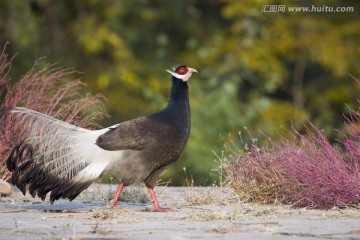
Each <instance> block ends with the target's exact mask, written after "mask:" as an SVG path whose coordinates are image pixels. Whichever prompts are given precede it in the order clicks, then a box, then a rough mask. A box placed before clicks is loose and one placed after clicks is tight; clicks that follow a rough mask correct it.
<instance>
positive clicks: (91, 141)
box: [11, 108, 122, 181]
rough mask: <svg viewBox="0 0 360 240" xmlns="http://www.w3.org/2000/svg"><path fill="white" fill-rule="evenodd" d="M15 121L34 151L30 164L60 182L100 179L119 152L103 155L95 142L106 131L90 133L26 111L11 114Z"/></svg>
mask: <svg viewBox="0 0 360 240" xmlns="http://www.w3.org/2000/svg"><path fill="white" fill-rule="evenodd" d="M11 113H12V114H14V115H15V120H16V121H18V123H19V125H20V126H21V127H22V128H24V129H25V130H26V131H27V134H28V138H27V139H25V141H26V142H27V143H28V144H30V145H32V146H33V147H34V149H35V154H34V161H35V162H36V163H41V164H43V166H44V170H46V172H48V173H49V174H51V175H53V176H57V177H59V178H61V179H65V180H70V179H73V180H75V181H88V180H91V179H96V178H98V177H99V176H100V174H101V173H102V172H103V170H104V169H105V168H106V167H107V165H108V164H109V163H110V162H111V161H112V160H115V159H117V158H119V157H121V154H122V152H120V151H115V152H114V151H112V152H110V151H106V150H103V149H101V148H99V147H98V146H97V145H96V144H95V142H96V139H97V138H98V136H100V135H102V134H103V133H105V132H106V131H108V129H107V128H106V129H102V130H96V131H91V130H87V129H84V128H80V127H77V126H74V125H71V124H69V123H66V122H63V121H60V120H57V119H55V118H52V117H50V116H47V115H45V114H42V113H39V112H36V111H33V110H30V109H26V108H15V109H13V110H11Z"/></svg>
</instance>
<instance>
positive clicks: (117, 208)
mask: <svg viewBox="0 0 360 240" xmlns="http://www.w3.org/2000/svg"><path fill="white" fill-rule="evenodd" d="M111 208H112V209H114V210H119V211H126V209H125V208H122V207H118V206H111Z"/></svg>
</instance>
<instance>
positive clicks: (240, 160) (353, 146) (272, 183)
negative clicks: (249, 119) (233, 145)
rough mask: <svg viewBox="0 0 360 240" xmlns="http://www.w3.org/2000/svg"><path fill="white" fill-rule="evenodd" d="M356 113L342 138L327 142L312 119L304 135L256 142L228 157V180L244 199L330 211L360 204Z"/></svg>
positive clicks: (358, 119) (359, 129)
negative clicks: (259, 143) (338, 207)
mask: <svg viewBox="0 0 360 240" xmlns="http://www.w3.org/2000/svg"><path fill="white" fill-rule="evenodd" d="M359 122H360V113H359V112H357V111H353V112H352V114H351V116H350V118H347V128H346V130H344V131H339V134H340V136H341V139H339V140H338V141H337V142H336V143H335V144H331V143H330V142H329V140H328V139H327V138H326V137H325V135H324V133H323V132H322V131H321V130H320V129H319V128H317V127H316V126H314V125H313V124H312V123H311V122H309V123H308V125H307V128H306V129H307V131H306V134H300V133H298V132H297V131H296V130H293V136H292V138H291V139H286V138H281V140H280V141H279V142H274V141H272V140H268V144H267V146H262V147H258V146H257V144H256V141H253V142H252V144H251V146H249V147H245V148H244V149H242V150H240V151H238V152H232V153H231V154H230V155H229V156H228V157H227V159H226V161H224V162H225V164H224V166H223V167H224V169H225V172H226V174H227V180H228V182H229V184H230V185H231V186H232V187H233V188H234V189H235V191H236V192H237V193H238V194H239V195H240V196H241V197H242V199H243V200H245V201H247V202H261V203H277V202H279V203H285V204H292V205H293V206H295V207H311V208H317V209H329V208H332V207H334V206H343V205H351V204H358V203H360V172H359V164H360V125H359Z"/></svg>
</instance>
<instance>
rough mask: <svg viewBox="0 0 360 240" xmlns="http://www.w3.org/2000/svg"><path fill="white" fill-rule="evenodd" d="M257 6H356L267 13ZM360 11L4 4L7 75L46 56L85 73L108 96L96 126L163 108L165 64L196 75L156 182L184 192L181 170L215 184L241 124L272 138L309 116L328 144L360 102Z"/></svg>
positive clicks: (195, 4) (230, 3) (251, 4)
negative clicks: (183, 134)
mask: <svg viewBox="0 0 360 240" xmlns="http://www.w3.org/2000/svg"><path fill="white" fill-rule="evenodd" d="M264 5H285V6H286V7H288V6H311V5H316V6H323V5H328V6H335V7H337V6H353V7H354V11H353V12H347V13H304V12H302V13H290V12H287V11H285V12H284V13H279V12H278V13H271V12H262V8H263V6H264ZM359 12H360V2H359V1H341V0H334V1H321V0H318V1H316V0H312V1H311V0H308V1H285V0H267V1H254V0H243V1H238V0H224V1H220V0H209V1H201V0H172V1H167V0H158V1H150V0H133V1H117V0H83V1H72V0H64V1H50V0H29V1H22V0H2V1H1V2H0V33H1V34H0V43H1V45H2V46H3V45H4V44H5V42H6V41H9V42H10V45H9V46H8V48H7V50H8V52H9V53H10V55H14V54H17V55H16V58H15V60H14V62H13V66H12V71H11V74H12V78H13V79H19V78H20V76H21V75H22V74H25V73H26V72H27V70H28V69H29V68H30V66H31V65H32V64H33V62H34V61H35V60H36V59H38V58H40V57H43V56H47V59H48V61H50V62H56V63H59V64H60V65H62V66H65V67H73V68H75V69H76V70H79V71H81V72H83V73H82V74H81V77H82V78H83V81H84V82H86V83H87V84H88V87H89V89H90V91H91V92H93V93H98V92H100V93H102V94H103V95H104V96H105V97H106V98H108V100H109V101H108V104H107V107H108V110H109V113H110V115H111V116H112V117H111V118H109V119H107V120H105V121H104V122H103V125H104V126H107V125H110V124H115V123H118V122H120V121H124V120H127V119H131V118H135V117H138V116H141V115H145V114H149V113H152V112H154V111H157V110H159V109H160V108H162V107H164V106H165V105H166V100H167V97H168V93H169V89H170V83H171V81H170V76H169V75H168V74H167V73H166V72H165V71H164V70H165V69H170V68H171V67H177V66H178V65H179V64H186V65H188V66H190V67H194V68H196V69H198V70H199V74H198V75H194V76H193V77H192V78H191V80H190V83H189V84H190V97H191V108H192V131H191V136H190V140H189V143H188V146H187V149H186V151H185V153H184V154H183V156H182V157H181V159H180V160H179V161H178V162H177V163H176V164H175V166H173V167H171V168H170V169H169V170H167V171H166V172H165V174H163V176H162V180H163V181H167V180H168V179H170V181H171V182H170V184H174V185H183V184H184V183H185V181H184V177H185V174H184V172H183V168H184V167H186V173H187V176H188V177H189V176H191V178H193V179H194V181H195V184H201V185H205V184H212V183H213V182H214V181H217V180H218V177H217V172H216V171H213V170H216V169H217V167H218V165H219V162H217V160H216V157H215V155H214V153H213V151H215V152H220V151H221V150H222V149H223V146H224V142H225V140H228V139H229V138H230V139H231V138H234V139H235V138H236V135H237V132H238V131H239V130H241V129H242V128H243V127H244V126H247V128H248V129H249V130H250V131H251V132H254V131H255V130H256V129H257V128H259V129H261V130H262V131H263V132H265V133H266V134H268V135H269V136H270V137H272V138H277V137H278V133H280V134H284V135H286V134H287V129H288V128H289V127H291V124H293V125H294V126H295V127H296V128H297V129H299V130H300V131H301V128H302V126H303V123H304V122H305V121H306V119H311V120H312V121H313V122H314V123H315V124H317V125H318V126H319V127H320V128H322V129H324V130H325V132H326V133H327V134H328V135H329V136H330V137H332V138H334V137H335V135H334V132H333V131H331V130H332V129H334V128H339V127H340V126H341V125H342V122H343V118H342V115H341V112H344V113H345V114H347V113H348V112H349V109H348V106H350V107H353V108H354V107H356V106H357V101H356V99H357V97H358V91H359V86H358V84H357V83H356V82H355V81H354V80H353V79H352V78H351V77H350V76H349V75H348V74H349V73H351V74H352V75H354V76H359V72H360V71H359V59H360V54H359V53H358V52H357V48H358V46H359V44H360V42H359V39H360V28H359V22H360V21H359V20H360V15H359ZM345 104H347V105H345ZM230 133H233V134H232V135H229V134H230ZM232 136H233V137H232ZM254 136H255V137H256V136H257V134H256V133H255V134H254Z"/></svg>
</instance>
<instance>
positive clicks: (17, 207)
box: [0, 184, 360, 240]
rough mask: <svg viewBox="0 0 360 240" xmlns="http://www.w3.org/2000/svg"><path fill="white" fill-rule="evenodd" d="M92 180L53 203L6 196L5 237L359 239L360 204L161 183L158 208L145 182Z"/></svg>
mask: <svg viewBox="0 0 360 240" xmlns="http://www.w3.org/2000/svg"><path fill="white" fill-rule="evenodd" d="M116 187H117V186H115V185H103V184H94V185H93V186H91V187H90V188H89V189H88V190H86V191H85V192H84V193H82V194H81V195H80V196H79V197H78V198H77V199H75V200H74V201H72V202H69V201H67V200H59V201H56V202H55V203H54V204H53V205H51V204H50V203H49V202H48V201H45V202H42V201H41V200H39V199H37V198H35V199H34V198H31V197H29V196H25V197H24V196H22V194H21V193H20V192H19V191H17V190H16V189H14V191H15V192H14V193H13V194H12V195H11V196H10V197H7V198H1V199H0V213H1V214H0V239H52V240H55V239H174V240H180V239H290V238H291V239H360V209H354V208H350V209H349V208H347V209H332V210H328V211H319V210H309V209H292V208H291V207H289V206H280V205H275V206H269V205H257V204H244V203H242V202H241V201H240V200H239V199H238V198H237V197H236V195H235V194H234V193H233V192H232V191H231V190H230V189H227V188H197V187H158V188H156V189H155V190H156V193H157V195H158V200H159V202H160V204H161V205H162V206H163V207H169V208H173V209H174V210H176V212H169V213H157V212H152V211H151V210H152V205H151V202H149V200H148V198H147V193H146V191H145V188H128V190H127V191H126V192H125V193H124V197H123V201H122V202H119V204H118V205H119V206H121V207H123V208H126V209H127V210H120V211H119V210H112V209H110V207H109V205H108V204H109V201H108V199H110V198H111V197H112V193H113V191H115V190H116Z"/></svg>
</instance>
